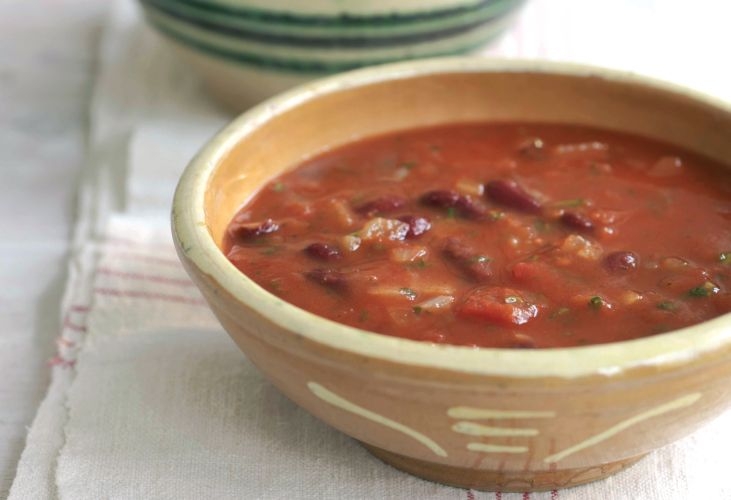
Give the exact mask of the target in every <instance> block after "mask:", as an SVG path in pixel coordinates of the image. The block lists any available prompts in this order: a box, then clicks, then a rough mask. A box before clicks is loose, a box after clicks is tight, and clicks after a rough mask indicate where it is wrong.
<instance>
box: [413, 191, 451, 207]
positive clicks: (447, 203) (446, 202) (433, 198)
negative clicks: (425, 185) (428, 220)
mask: <svg viewBox="0 0 731 500" xmlns="http://www.w3.org/2000/svg"><path fill="white" fill-rule="evenodd" d="M460 197H461V195H460V194H459V193H458V192H457V191H449V190H446V189H440V190H436V191H429V192H427V193H424V194H423V195H422V196H421V202H422V203H423V204H424V205H427V206H430V207H436V208H451V207H454V206H456V205H457V202H458V201H459V199H460Z"/></svg>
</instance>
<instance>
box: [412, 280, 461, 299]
mask: <svg viewBox="0 0 731 500" xmlns="http://www.w3.org/2000/svg"><path fill="white" fill-rule="evenodd" d="M418 289H419V291H420V292H421V294H422V295H426V296H432V295H454V294H455V293H457V290H456V289H455V288H454V287H452V286H449V285H445V284H442V283H427V284H424V285H421V284H419V285H418Z"/></svg>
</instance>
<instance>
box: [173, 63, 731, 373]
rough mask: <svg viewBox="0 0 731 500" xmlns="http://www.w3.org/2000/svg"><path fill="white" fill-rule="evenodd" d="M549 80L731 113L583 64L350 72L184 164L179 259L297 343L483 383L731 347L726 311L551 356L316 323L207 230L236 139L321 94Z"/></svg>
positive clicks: (671, 87) (310, 87) (282, 104)
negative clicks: (405, 85)
mask: <svg viewBox="0 0 731 500" xmlns="http://www.w3.org/2000/svg"><path fill="white" fill-rule="evenodd" d="M484 72H491V73H493V72H500V73H505V72H510V73H525V72H530V73H550V74H557V75H565V76H575V77H600V78H603V79H606V80H609V81H613V82H617V83H627V84H635V85H641V86H644V87H650V88H654V89H657V90H660V91H665V92H670V93H674V94H682V95H684V96H686V97H689V98H691V99H692V100H694V101H697V102H699V103H702V104H706V105H710V106H713V107H714V108H717V109H719V110H721V111H723V112H725V113H728V114H731V105H729V104H728V103H726V102H725V101H722V100H720V99H718V98H714V97H711V96H708V95H705V94H702V93H700V92H697V91H695V90H691V89H688V88H685V87H682V86H679V85H677V84H673V83H668V82H664V81H661V80H657V79H654V78H649V77H646V76H640V75H638V74H636V73H630V72H622V71H618V70H611V69H606V68H601V67H596V66H589V65H584V64H575V63H564V62H552V61H535V60H517V59H512V60H506V59H488V58H480V57H450V58H435V59H424V60H418V61H409V62H401V63H395V64H388V65H383V66H374V67H369V68H365V69H360V70H355V71H350V72H347V73H342V74H339V75H335V76H331V77H328V78H324V79H320V80H317V81H314V82H310V83H306V84H303V85H300V86H298V87H296V88H294V89H292V90H290V91H287V92H285V93H282V94H279V95H278V96H275V97H273V98H271V99H268V100H266V101H264V102H262V103H261V104H259V105H257V106H255V107H253V108H252V109H250V110H249V111H247V112H245V113H243V114H241V115H240V116H238V117H237V118H236V119H234V120H233V121H232V122H231V123H230V124H229V125H228V126H226V127H225V128H223V129H222V130H221V131H220V132H218V133H217V134H216V135H215V136H214V137H213V138H212V139H211V140H209V142H208V143H207V144H206V145H205V146H204V147H203V148H202V149H201V150H200V152H199V153H198V154H197V155H196V156H195V157H194V158H193V159H192V160H191V161H190V163H189V164H188V166H187V168H186V169H185V171H184V172H183V174H182V176H181V178H180V181H179V184H178V186H177V189H176V191H175V196H174V200H173V209H172V228H173V237H174V239H175V240H176V245H177V246H178V249H179V252H181V253H182V254H184V256H183V255H181V258H187V259H189V261H190V263H192V265H193V266H195V267H196V268H197V271H199V272H201V273H203V274H205V275H208V276H209V278H210V279H212V280H214V281H215V282H216V283H218V285H220V286H221V287H222V288H223V289H224V290H226V291H227V292H228V293H230V294H231V295H232V296H233V297H234V298H235V299H236V300H237V301H239V302H241V303H243V304H245V305H246V306H248V307H250V308H252V309H255V310H257V311H258V312H259V313H260V314H262V315H263V316H264V317H265V318H266V319H267V320H268V321H271V322H272V323H274V324H276V325H278V326H279V327H281V328H283V329H285V330H287V331H288V332H292V333H294V334H296V335H298V336H301V337H305V338H307V339H309V340H312V341H314V342H316V343H319V344H323V345H325V346H328V347H331V348H334V349H338V350H343V351H346V352H349V353H352V354H356V355H361V356H365V357H368V358H375V359H378V360H383V361H387V362H392V363H397V364H406V365H412V366H419V367H429V368H435V369H442V370H448V371H452V372H458V373H466V374H472V375H482V376H506V377H507V376H509V377H518V378H537V377H557V378H578V377H587V376H596V375H599V376H611V375H618V374H621V373H623V372H626V371H628V370H632V369H636V368H641V367H652V368H658V367H660V366H671V365H678V364H684V363H691V362H692V361H694V360H696V359H698V358H700V357H702V356H703V355H704V354H707V353H709V352H712V351H714V350H716V349H718V348H719V347H722V346H731V313H729V314H725V315H722V316H719V317H717V318H714V319H711V320H708V321H705V322H703V323H700V324H697V325H693V326H689V327H686V328H682V329H679V330H674V331H671V332H667V333H663V334H659V335H654V336H650V337H644V338H639V339H635V340H627V341H621V342H613V343H608V344H598V345H588V346H582V347H568V348H551V349H535V350H533V349H529V350H525V349H504V348H479V349H476V348H472V347H465V346H455V345H434V344H430V343H426V342H420V341H415V340H409V339H402V338H398V337H391V336H387V335H383V334H379V333H374V332H369V331H366V330H361V329H358V328H354V327H350V326H346V325H343V324H340V323H336V322H334V321H331V320H328V319H325V318H322V317H319V316H317V315H315V314H313V313H310V312H307V311H305V310H303V309H300V308H298V307H296V306H294V305H291V304H289V303H287V302H285V301H283V300H282V299H280V298H278V297H276V296H275V295H273V294H271V293H269V292H267V291H266V290H264V289H263V288H261V287H260V286H259V285H257V284H256V283H254V282H253V281H252V280H250V279H249V278H248V277H246V276H245V275H243V274H242V273H241V272H240V271H239V270H238V269H237V268H236V267H235V266H234V265H233V264H231V263H230V262H229V261H228V259H227V258H226V257H225V255H224V254H223V252H221V251H220V250H219V248H218V246H217V245H216V244H215V242H214V240H213V237H212V236H211V234H210V233H209V231H208V228H207V225H206V223H205V220H206V217H205V211H204V203H205V191H206V187H207V184H208V180H209V178H210V177H211V175H212V174H213V172H214V171H215V169H216V166H217V165H218V163H219V162H220V161H221V160H222V159H223V158H224V157H225V156H226V155H227V154H228V152H229V151H230V150H231V149H232V148H233V147H234V146H235V144H236V143H238V142H239V141H240V140H242V139H243V138H245V137H246V136H247V135H249V134H251V133H252V132H253V131H254V130H255V129H257V128H258V127H259V126H261V125H262V124H264V123H265V122H267V121H269V120H271V119H274V118H276V117H277V116H278V115H279V114H281V113H284V112H286V111H287V110H290V109H292V108H295V107H297V106H299V105H301V104H303V103H306V102H308V101H311V100H313V99H317V98H318V97H320V96H323V95H327V94H331V93H337V92H339V91H343V90H346V89H351V88H355V87H360V86H367V85H369V84H374V83H378V82H384V81H389V80H395V79H403V78H412V77H420V76H427V75H433V74H440V73H484Z"/></svg>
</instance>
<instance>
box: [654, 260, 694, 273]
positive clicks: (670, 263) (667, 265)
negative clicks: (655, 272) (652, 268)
mask: <svg viewBox="0 0 731 500" xmlns="http://www.w3.org/2000/svg"><path fill="white" fill-rule="evenodd" d="M660 267H661V268H663V269H665V270H666V271H680V270H681V269H685V268H687V267H688V261H687V260H684V259H681V258H679V257H665V258H664V259H662V260H661V261H660Z"/></svg>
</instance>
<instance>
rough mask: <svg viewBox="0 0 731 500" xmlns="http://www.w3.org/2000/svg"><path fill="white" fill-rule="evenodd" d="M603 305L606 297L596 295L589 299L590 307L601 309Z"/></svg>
mask: <svg viewBox="0 0 731 500" xmlns="http://www.w3.org/2000/svg"><path fill="white" fill-rule="evenodd" d="M603 305H604V299H602V298H601V297H599V296H598V295H595V296H593V297H592V298H590V299H589V307H591V308H593V309H601V307H602V306H603Z"/></svg>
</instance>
